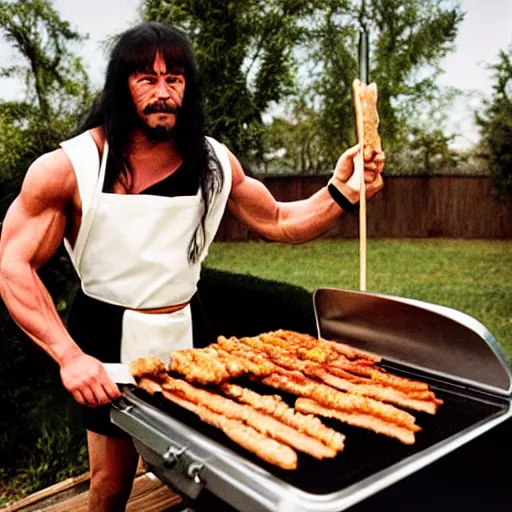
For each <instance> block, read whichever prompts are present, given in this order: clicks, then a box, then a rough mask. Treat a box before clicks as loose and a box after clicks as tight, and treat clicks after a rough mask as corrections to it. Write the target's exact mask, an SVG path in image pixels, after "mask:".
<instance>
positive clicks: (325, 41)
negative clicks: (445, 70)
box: [313, 0, 463, 169]
mask: <svg viewBox="0 0 512 512" xmlns="http://www.w3.org/2000/svg"><path fill="white" fill-rule="evenodd" d="M330 4H331V5H330V7H329V8H327V9H325V11H324V16H323V19H322V22H321V24H320V25H319V26H318V27H317V33H318V35H319V37H318V46H317V47H316V48H315V49H314V50H313V56H314V58H315V60H319V61H321V62H322V64H323V65H322V69H321V72H319V73H318V76H317V77H316V79H315V83H314V91H315V93H316V94H317V95H318V96H317V97H316V98H315V101H316V102H317V104H319V107H318V111H319V113H320V120H319V121H320V123H321V125H320V126H319V129H321V130H322V133H323V135H324V137H326V139H327V140H329V141H331V144H332V145H333V146H334V145H336V151H333V152H332V154H331V156H330V159H331V162H332V163H334V162H335V158H336V155H337V154H338V153H339V151H340V150H341V149H343V148H344V147H346V146H347V145H348V144H351V143H353V142H354V141H355V128H354V119H353V118H354V116H353V112H352V100H351V83H352V80H353V79H354V78H356V77H357V76H358V66H357V61H358V55H357V49H358V38H359V33H358V28H359V26H360V24H361V23H362V22H364V23H365V25H366V27H367V28H368V30H369V31H370V59H369V68H370V69H369V71H370V73H369V75H370V80H371V81H375V82H376V83H377V85H378V89H379V101H378V108H379V115H380V119H381V124H380V133H381V137H382V141H383V147H384V148H385V150H387V151H388V156H389V157H390V158H388V163H387V167H388V169H389V168H390V167H392V166H393V155H394V154H397V153H398V152H399V151H400V149H402V148H403V147H404V146H406V145H407V144H408V138H409V136H410V134H411V129H412V128H416V130H417V129H418V112H422V111H423V110H424V109H425V108H426V107H428V105H429V104H430V103H431V102H432V101H436V100H439V97H440V96H443V92H442V91H441V90H440V88H439V87H438V86H437V85H436V79H437V77H438V76H439V74H440V73H441V69H440V68H439V62H440V59H441V58H442V57H444V56H445V55H446V54H447V53H448V52H449V51H450V50H451V49H452V47H453V41H454V39H455V36H456V33H457V26H458V25H459V23H460V22H461V21H462V19H463V14H462V12H461V10H460V7H459V3H458V2H457V1H452V2H445V1H444V0H432V1H429V2H424V1H423V0H367V1H362V2H358V3H357V4H354V5H351V6H350V7H349V8H347V6H346V3H345V2H340V1H336V0H333V1H332V2H330ZM452 96H453V95H452V92H451V91H450V92H448V93H446V98H448V97H452ZM446 98H445V99H446Z"/></svg>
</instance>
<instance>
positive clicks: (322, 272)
mask: <svg viewBox="0 0 512 512" xmlns="http://www.w3.org/2000/svg"><path fill="white" fill-rule="evenodd" d="M367 258H368V263H367V266H368V272H367V289H368V290H369V291H375V292H380V293H387V294H391V295H397V296H402V297H409V298H415V299H420V300H424V301H427V302H432V303H435V304H442V305H444V306H449V307H452V308H455V309H458V310H460V311H463V312H464V313H467V314H469V315H471V316H473V317H475V318H476V319H477V320H479V321H480V322H482V323H483V324H484V325H485V326H486V327H487V328H488V329H489V330H490V331H491V333H492V334H493V335H494V336H495V338H496V339H497V340H498V342H499V343H500V344H501V345H502V346H503V347H504V348H505V349H506V351H507V352H508V354H509V356H510V357H511V358H512V279H511V276H512V241H508V240H507V241H483V240H445V239H428V240H426V239H407V240H391V239H388V240H369V241H368V256H367ZM206 266H208V267H211V268H216V269H220V270H226V271H229V272H235V273H242V274H250V275H253V276H257V277H261V278H265V279H272V280H277V281H281V282H286V283H290V284H294V285H298V286H302V287H304V288H306V289H307V290H310V291H312V290H314V289H315V288H319V287H338V288H346V289H353V290H357V289H359V243H358V241H357V240H318V241H315V242H310V243H307V244H303V245H284V244H274V243H267V242H246V243H216V244H214V245H213V246H212V247H211V249H210V254H209V255H208V258H207V260H206Z"/></svg>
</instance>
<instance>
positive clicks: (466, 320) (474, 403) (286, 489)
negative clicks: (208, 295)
mask: <svg viewBox="0 0 512 512" xmlns="http://www.w3.org/2000/svg"><path fill="white" fill-rule="evenodd" d="M314 306H315V314H316V318H317V326H318V334H319V336H321V337H324V338H327V339H332V340H339V341H343V342H345V343H348V344H351V345H353V346H354V347H356V348H359V349H363V350H367V351H369V352H373V353H376V354H378V355H380V356H381V357H383V362H382V364H381V366H383V367H385V368H389V369H390V370H391V371H392V372H393V373H395V374H401V375H405V376H413V377H416V378H418V379H419V380H422V381H425V382H428V383H429V385H430V387H431V388H432V389H433V390H434V391H435V392H436V395H437V396H439V397H440V398H442V399H443V400H444V402H445V403H444V405H442V406H441V407H440V408H439V411H438V412H437V414H436V415H435V416H430V415H427V414H424V413H416V412H414V415H415V416H416V417H417V423H418V424H419V425H420V426H421V427H422V428H423V430H422V431H421V432H419V433H417V434H416V443H415V444H414V445H412V446H406V445H403V444H401V443H399V442H398V441H396V440H394V439H389V438H386V437H383V436H379V435H377V434H374V433H372V432H369V431H366V430H362V429H358V428H355V427H350V426H348V425H346V424H343V423H340V422H337V421H335V420H328V419H326V418H322V421H323V422H324V423H325V424H326V425H328V426H330V427H332V428H335V429H336V430H338V431H340V432H342V433H344V434H345V435H346V436H347V440H346V446H345V451H343V452H341V453H339V454H338V455H337V456H336V457H335V458H334V459H331V460H323V461H318V460H315V459H313V458H312V457H309V456H307V455H303V454H299V464H298V468H297V469H296V470H294V471H285V470H281V469H279V468H277V467H275V466H272V465H270V464H267V463H265V462H263V461H262V460H261V459H259V458H257V457H256V456H254V455H252V454H250V453H248V452H247V451H245V450H244V449H243V448H241V447H239V446H238V445H236V444H235V443H233V442H231V441H230V440H229V439H228V438H227V437H226V436H225V435H224V434H223V433H222V432H221V431H219V430H217V429H215V428H213V427H211V426H209V425H207V424H205V423H203V422H201V420H200V419H199V418H198V417H197V416H195V415H194V414H192V413H190V412H188V411H185V410H183V409H181V408H180V407H178V406H176V405H175V404H172V403H169V402H167V401H165V400H163V399H161V398H158V397H151V396H149V395H147V394H146V393H144V392H143V391H142V390H139V389H131V388H125V390H124V391H123V398H122V399H121V401H120V402H119V403H118V404H117V405H116V406H114V407H113V408H112V413H111V416H112V421H113V422H114V423H115V424H116V425H118V426H119V427H121V428H122V429H124V430H125V431H126V432H128V433H129V434H130V435H131V436H132V437H133V439H134V442H135V445H136V447H137V449H138V451H139V453H140V454H141V456H142V457H143V459H144V460H145V461H146V463H147V464H148V465H149V467H150V468H151V470H152V471H153V472H154V473H155V474H156V475H157V476H158V477H159V478H160V479H162V480H163V481H164V482H166V483H167V484H168V485H169V486H170V487H173V488H174V489H176V490H177V491H178V492H181V493H183V494H185V495H187V496H189V497H190V498H196V497H197V496H198V495H199V493H200V492H201V490H202V489H203V488H207V489H209V490H210V491H211V492H212V493H214V494H216V495H217V496H219V497H220V498H222V499H223V500H225V501H226V502H227V503H229V504H231V505H232V506H233V507H235V508H237V509H238V510H240V511H243V512H245V511H247V512H264V511H276V512H314V511H318V512H320V511H324V512H335V511H341V510H344V509H346V508H348V507H350V506H352V505H354V504H356V503H358V502H360V501H362V500H364V499H365V498H367V497H368V496H370V495H372V494H374V493H376V492H378V491H379V490H381V489H383V488H385V487H387V486H389V485H391V484H393V483H394V482H397V481H398V480H400V479H402V478H404V477H406V476H407V475H410V474H412V473H414V472H415V471H417V470H419V469H420V468H422V467H424V466H426V465H428V464H430V463H431V462H433V461H435V460H436V459H438V458H440V457H442V456H443V455H445V454H447V453H449V452H451V451H452V450H454V449H456V448H457V447H459V446H461V445H463V444H464V443H466V442H468V441H470V440H471V439H473V438H475V437H477V436H479V435H480V434H482V433H484V432H486V431H487V430H489V429H491V428H492V427H493V426H495V425H497V424H499V423H501V422H502V421H505V420H506V419H507V418H509V417H511V416H512V408H511V400H510V398H511V380H512V379H511V373H510V369H509V367H508V366H507V363H506V360H505V358H504V356H503V354H502V353H501V351H500V350H499V348H498V346H497V344H496V342H495V340H494V338H493V337H492V336H491V335H490V333H489V332H488V331H487V329H485V327H484V326H482V325H481V324H480V323H478V322H477V321H476V320H474V319H473V318H471V317H469V316H467V315H464V314H462V313H460V312H457V311H454V310H450V309H448V308H443V307H440V306H435V305H433V304H427V303H421V302H418V301H413V300H410V299H402V298H394V297H385V296H381V295H376V294H370V293H359V292H352V291H345V290H334V289H321V290H317V291H316V292H315V293H314ZM243 385H246V386H248V387H252V388H253V389H255V390H256V391H258V392H261V393H268V394H276V390H275V389H273V388H266V387H265V386H262V385H259V384H256V385H255V384H253V383H249V382H244V383H243ZM280 394H281V395H282V396H283V398H284V400H285V401H287V402H288V403H289V404H293V402H294V399H295V397H293V396H291V395H286V394H284V393H280Z"/></svg>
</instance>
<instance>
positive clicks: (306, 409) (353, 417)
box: [295, 398, 415, 444]
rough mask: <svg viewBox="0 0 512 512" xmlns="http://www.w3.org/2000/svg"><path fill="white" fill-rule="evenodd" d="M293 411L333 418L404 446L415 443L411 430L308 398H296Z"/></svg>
mask: <svg viewBox="0 0 512 512" xmlns="http://www.w3.org/2000/svg"><path fill="white" fill-rule="evenodd" d="M295 409H297V410H298V411H301V412H303V413H307V414H319V415H320V416H325V417H327V418H335V419H337V420H339V421H342V422H343V423H347V424H348V425H353V426H355V427H360V428H364V429H367V430H372V431H373V432H376V433H377V434H384V435H385V436H388V437H393V438H395V439H398V440H399V441H401V442H402V443H404V444H414V441H415V438H414V432H411V430H409V429H407V428H404V427H399V426H397V425H395V424H394V423H389V422H387V421H384V420H382V419H380V418H376V417H375V416H370V415H367V414H359V413H347V412H343V411H339V410H337V409H330V408H329V407H324V406H323V405H321V404H319V403H318V402H315V401H314V400H310V399H308V398H298V399H297V401H296V402H295Z"/></svg>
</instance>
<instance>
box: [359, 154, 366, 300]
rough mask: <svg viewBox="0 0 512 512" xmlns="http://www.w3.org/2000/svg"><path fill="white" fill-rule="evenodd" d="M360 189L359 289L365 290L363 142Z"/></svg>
mask: <svg viewBox="0 0 512 512" xmlns="http://www.w3.org/2000/svg"><path fill="white" fill-rule="evenodd" d="M360 162H361V163H360V165H361V167H362V169H361V189H360V196H359V289H360V290H361V291H362V292H365V291H366V245H367V244H366V239H367V235H366V185H365V182H364V157H363V144H361V153H360Z"/></svg>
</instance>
